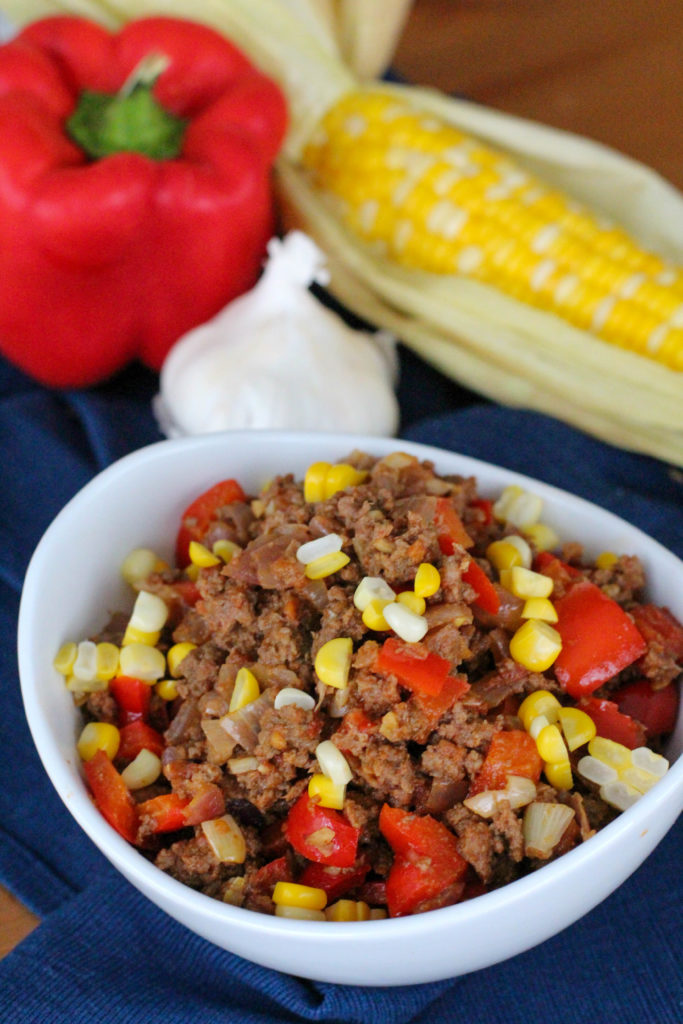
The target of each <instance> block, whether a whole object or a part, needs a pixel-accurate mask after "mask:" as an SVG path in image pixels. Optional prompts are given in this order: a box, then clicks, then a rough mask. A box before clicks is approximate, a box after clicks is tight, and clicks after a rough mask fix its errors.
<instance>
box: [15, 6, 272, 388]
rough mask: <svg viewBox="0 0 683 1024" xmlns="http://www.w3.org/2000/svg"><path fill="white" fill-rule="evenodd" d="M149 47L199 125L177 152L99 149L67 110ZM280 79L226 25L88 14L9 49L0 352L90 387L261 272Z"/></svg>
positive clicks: (158, 92) (172, 92)
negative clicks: (69, 125) (109, 27)
mask: <svg viewBox="0 0 683 1024" xmlns="http://www.w3.org/2000/svg"><path fill="white" fill-rule="evenodd" d="M150 52H155V53H158V52H163V53H164V54H166V55H167V56H168V57H169V58H170V64H169V66H168V68H167V69H166V70H165V71H164V72H163V73H162V74H161V76H160V78H159V80H158V82H157V83H156V86H155V89H154V94H155V96H156V98H157V99H158V100H159V102H160V103H161V104H162V105H163V106H164V107H166V109H168V110H170V111H171V112H172V113H173V114H175V115H177V116H180V117H183V118H187V119H188V126H187V129H186V132H185V136H184V139H183V144H182V149H181V153H180V155H179V157H178V158H176V159H170V160H152V159H149V158H148V157H146V156H142V155H141V154H139V153H134V152H121V153H116V154H114V155H112V156H107V157H104V158H102V159H99V160H95V161H91V160H90V159H89V158H88V157H87V156H86V154H85V153H84V152H83V151H82V150H81V149H80V147H78V146H77V145H76V144H75V143H73V142H72V141H71V139H70V138H69V137H68V135H67V133H66V131H65V126H64V125H65V121H66V119H67V118H68V117H69V116H70V115H71V113H72V111H73V109H74V107H75V105H76V101H77V97H78V95H79V94H80V93H81V92H82V91H83V90H84V89H89V90H96V91H102V92H108V93H112V94H113V93H116V92H117V91H118V90H119V89H120V88H121V86H122V85H123V83H124V81H125V80H126V78H127V77H128V75H129V74H130V72H131V71H132V70H133V69H134V68H135V67H136V66H137V65H138V64H139V63H140V61H141V60H142V58H143V57H145V56H147V55H148V54H149V53H150ZM285 127H286V105H285V101H284V98H283V96H282V93H281V92H280V90H279V89H278V87H277V86H276V85H275V84H274V83H273V82H271V81H270V79H268V78H266V77H265V76H264V75H262V74H261V73H260V72H258V71H257V70H256V69H255V68H254V67H253V66H252V65H251V64H250V62H249V61H248V60H247V59H246V58H245V57H244V56H243V54H241V53H240V51H239V50H238V49H236V48H235V47H234V46H233V45H232V44H231V43H230V42H228V41H227V40H226V39H224V38H223V37H221V36H220V35H219V34H218V33H216V32H214V31H213V30H212V29H210V28H208V27H206V26H203V25H200V24H195V23H191V22H186V21H181V20H178V19H174V18H166V17H156V18H145V19H140V20H137V21H132V22H130V23H128V24H127V25H126V26H125V27H124V28H123V29H122V30H121V32H120V33H118V34H117V35H113V34H111V33H109V32H107V31H106V30H105V29H104V28H101V27H100V26H98V25H95V24H94V23H91V22H88V21H86V20H83V19H80V18H77V17H54V18H45V19H42V20H39V21H36V22H34V23H32V24H30V25H29V26H27V27H26V28H25V29H24V30H23V31H22V32H20V33H19V34H18V36H17V37H15V39H14V40H12V41H11V42H9V43H7V44H5V45H4V46H2V47H0V177H1V178H2V181H3V182H4V186H3V189H2V190H1V191H0V279H1V280H2V281H3V288H2V289H0V349H1V350H2V352H3V353H4V355H5V356H6V357H7V358H8V359H10V360H11V361H12V362H13V363H15V364H16V365H17V366H19V367H20V368H21V369H23V370H24V371H25V372H26V373H28V374H29V375H31V376H33V377H34V378H35V379H37V380H38V381H40V382H41V383H43V384H46V385H48V386H50V387H84V386H89V385H91V384H94V383H97V382H99V381H102V380H104V379H106V378H107V377H109V376H111V375H112V374H114V373H115V372H117V371H118V370H120V369H121V368H122V367H123V366H125V365H126V364H127V363H128V362H130V361H131V360H133V359H136V358H139V359H141V360H142V361H143V362H145V363H147V364H148V365H149V366H150V367H151V368H152V369H154V370H158V369H160V367H161V365H162V363H163V361H164V358H165V356H166V354H167V352H168V351H169V349H170V348H171V347H172V345H173V344H174V343H175V342H176V341H177V340H178V339H179V338H180V337H181V335H183V334H185V333H186V332H187V331H189V330H190V329H191V328H193V327H195V326H197V325H198V324H201V323H204V322H206V321H207V320H208V319H210V318H211V317H212V316H214V315H215V314H216V313H217V312H218V311H219V310H220V309H222V308H223V307H224V306H225V305H226V304H227V303H228V302H229V301H230V300H231V299H233V298H235V297H236V296H237V295H240V294H242V293H243V292H245V291H246V290H248V289H249V288H251V287H252V286H253V285H254V283H255V282H256V280H257V278H258V275H259V273H260V270H261V266H262V261H263V258H264V255H265V246H266V243H267V241H268V239H269V238H270V237H271V236H272V234H273V231H274V212H273V197H272V188H271V181H270V169H271V164H272V161H273V158H274V156H275V154H276V153H277V151H278V149H279V146H280V143H281V141H282V138H283V135H284V131H285Z"/></svg>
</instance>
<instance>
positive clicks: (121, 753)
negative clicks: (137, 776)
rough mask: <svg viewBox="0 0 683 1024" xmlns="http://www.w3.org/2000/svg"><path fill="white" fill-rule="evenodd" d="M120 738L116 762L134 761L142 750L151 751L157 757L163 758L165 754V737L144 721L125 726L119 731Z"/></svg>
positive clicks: (126, 762) (138, 720)
mask: <svg viewBox="0 0 683 1024" xmlns="http://www.w3.org/2000/svg"><path fill="white" fill-rule="evenodd" d="M119 736H120V737H121V739H120V743H119V749H118V753H117V755H116V760H117V761H123V762H124V763H125V764H128V763H129V762H130V761H134V760H135V758H136V757H137V756H138V754H139V753H140V751H141V750H145V749H146V750H149V751H151V752H152V753H153V754H156V756H157V757H161V755H162V754H163V752H164V738H163V736H162V735H161V733H160V732H157V730H156V729H153V728H152V726H151V725H147V723H146V722H143V721H142V719H137V721H134V722H129V723H128V725H124V726H123V727H122V728H121V729H120V730H119Z"/></svg>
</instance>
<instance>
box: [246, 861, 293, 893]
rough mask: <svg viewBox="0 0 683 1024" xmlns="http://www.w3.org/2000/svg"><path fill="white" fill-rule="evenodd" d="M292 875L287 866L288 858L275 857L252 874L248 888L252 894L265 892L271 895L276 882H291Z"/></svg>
mask: <svg viewBox="0 0 683 1024" xmlns="http://www.w3.org/2000/svg"><path fill="white" fill-rule="evenodd" d="M293 881H294V875H293V874H292V869H291V867H290V865H289V858H287V857H277V858H276V859H275V860H271V861H268V863H267V864H264V865H263V867H260V868H259V869H258V871H256V872H254V874H253V875H252V876H251V878H250V880H249V888H250V890H251V891H252V892H256V893H261V892H265V893H267V894H268V895H269V896H272V895H273V889H274V888H275V885H276V883H277V882H293Z"/></svg>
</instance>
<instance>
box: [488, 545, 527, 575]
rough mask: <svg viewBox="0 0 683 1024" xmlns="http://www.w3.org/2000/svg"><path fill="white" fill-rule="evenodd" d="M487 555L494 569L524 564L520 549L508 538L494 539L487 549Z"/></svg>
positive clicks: (510, 567)
mask: <svg viewBox="0 0 683 1024" xmlns="http://www.w3.org/2000/svg"><path fill="white" fill-rule="evenodd" d="M486 557H487V558H488V560H489V562H490V563H491V565H492V566H493V567H494V569H498V570H499V571H500V570H501V569H512V567H513V566H515V565H521V564H522V555H521V553H520V551H519V550H518V549H517V548H516V547H515V545H514V544H510V542H509V541H508V540H494V541H493V543H491V544H489V546H488V547H487V549H486Z"/></svg>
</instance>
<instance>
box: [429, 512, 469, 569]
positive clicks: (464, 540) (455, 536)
mask: <svg viewBox="0 0 683 1024" xmlns="http://www.w3.org/2000/svg"><path fill="white" fill-rule="evenodd" d="M434 522H435V524H436V529H437V537H438V541H439V547H440V548H441V553H442V554H444V555H452V554H453V552H454V551H455V546H456V544H459V545H460V546H461V547H463V548H471V547H472V544H473V541H472V538H471V537H470V535H469V533H468V532H467V530H466V529H465V527H464V526H463V522H462V519H461V518H460V516H459V515H458V513H457V512H456V511H455V509H454V508H453V504H452V502H450V501H449V500H448V498H437V499H436V511H435V513H434Z"/></svg>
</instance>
